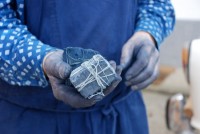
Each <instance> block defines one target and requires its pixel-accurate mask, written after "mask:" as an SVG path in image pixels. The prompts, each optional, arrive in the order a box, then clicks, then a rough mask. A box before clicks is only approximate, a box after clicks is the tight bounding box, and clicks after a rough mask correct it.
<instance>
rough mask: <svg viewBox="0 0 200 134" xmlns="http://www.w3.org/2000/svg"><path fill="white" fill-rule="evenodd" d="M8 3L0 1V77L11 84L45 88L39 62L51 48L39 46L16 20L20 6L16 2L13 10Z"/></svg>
mask: <svg viewBox="0 0 200 134" xmlns="http://www.w3.org/2000/svg"><path fill="white" fill-rule="evenodd" d="M12 1H14V0H1V1H0V78H1V79H3V80H4V81H6V82H8V83H9V84H11V85H19V86H42V87H45V86H47V85H48V82H47V80H46V78H45V75H44V73H43V70H42V60H43V58H44V56H45V55H46V53H48V52H49V51H52V50H54V49H55V48H53V47H50V46H48V45H46V44H43V43H42V42H41V41H39V40H38V39H37V38H36V37H35V36H33V35H32V34H31V33H30V32H29V31H28V30H27V27H26V26H25V25H23V22H22V20H20V19H21V18H22V17H23V16H22V12H21V11H22V9H23V6H24V4H23V3H21V4H20V3H18V9H17V10H16V11H15V10H13V9H12V6H11V4H12ZM17 14H18V15H20V16H21V17H19V18H20V19H19V18H17V17H16V16H17Z"/></svg>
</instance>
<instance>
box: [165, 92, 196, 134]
mask: <svg viewBox="0 0 200 134" xmlns="http://www.w3.org/2000/svg"><path fill="white" fill-rule="evenodd" d="M184 106H185V97H184V96H183V95H182V94H176V95H174V96H172V97H170V98H169V100H168V102H167V107H166V121H167V127H168V129H170V130H171V131H173V132H174V133H175V134H194V132H193V130H192V127H191V126H190V119H189V118H188V117H186V116H185V114H184V112H183V110H184Z"/></svg>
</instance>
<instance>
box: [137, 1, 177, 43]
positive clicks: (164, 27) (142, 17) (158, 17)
mask: <svg viewBox="0 0 200 134" xmlns="http://www.w3.org/2000/svg"><path fill="white" fill-rule="evenodd" d="M174 24H175V13H174V8H173V6H172V4H171V2H170V0H139V8H138V15H137V19H136V31H146V32H148V33H150V34H151V35H152V36H153V37H154V39H155V41H156V42H157V45H158V46H159V45H160V44H161V43H162V41H163V40H164V38H165V37H167V36H168V35H169V34H170V33H171V32H172V30H173V28H174Z"/></svg>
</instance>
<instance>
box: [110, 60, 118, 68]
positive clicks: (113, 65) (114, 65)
mask: <svg viewBox="0 0 200 134" xmlns="http://www.w3.org/2000/svg"><path fill="white" fill-rule="evenodd" d="M109 63H110V65H111V66H112V67H113V68H114V70H115V69H116V67H117V65H116V62H115V61H113V60H111V61H109Z"/></svg>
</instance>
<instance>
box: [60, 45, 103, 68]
mask: <svg viewBox="0 0 200 134" xmlns="http://www.w3.org/2000/svg"><path fill="white" fill-rule="evenodd" d="M95 54H99V52H97V51H94V50H92V49H83V48H80V47H67V48H65V49H64V53H63V60H64V61H65V62H66V63H68V64H69V65H70V66H71V67H72V69H75V68H77V67H79V66H80V65H81V64H82V63H83V62H84V61H87V60H89V59H91V58H92V57H93V56H94V55H95Z"/></svg>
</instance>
